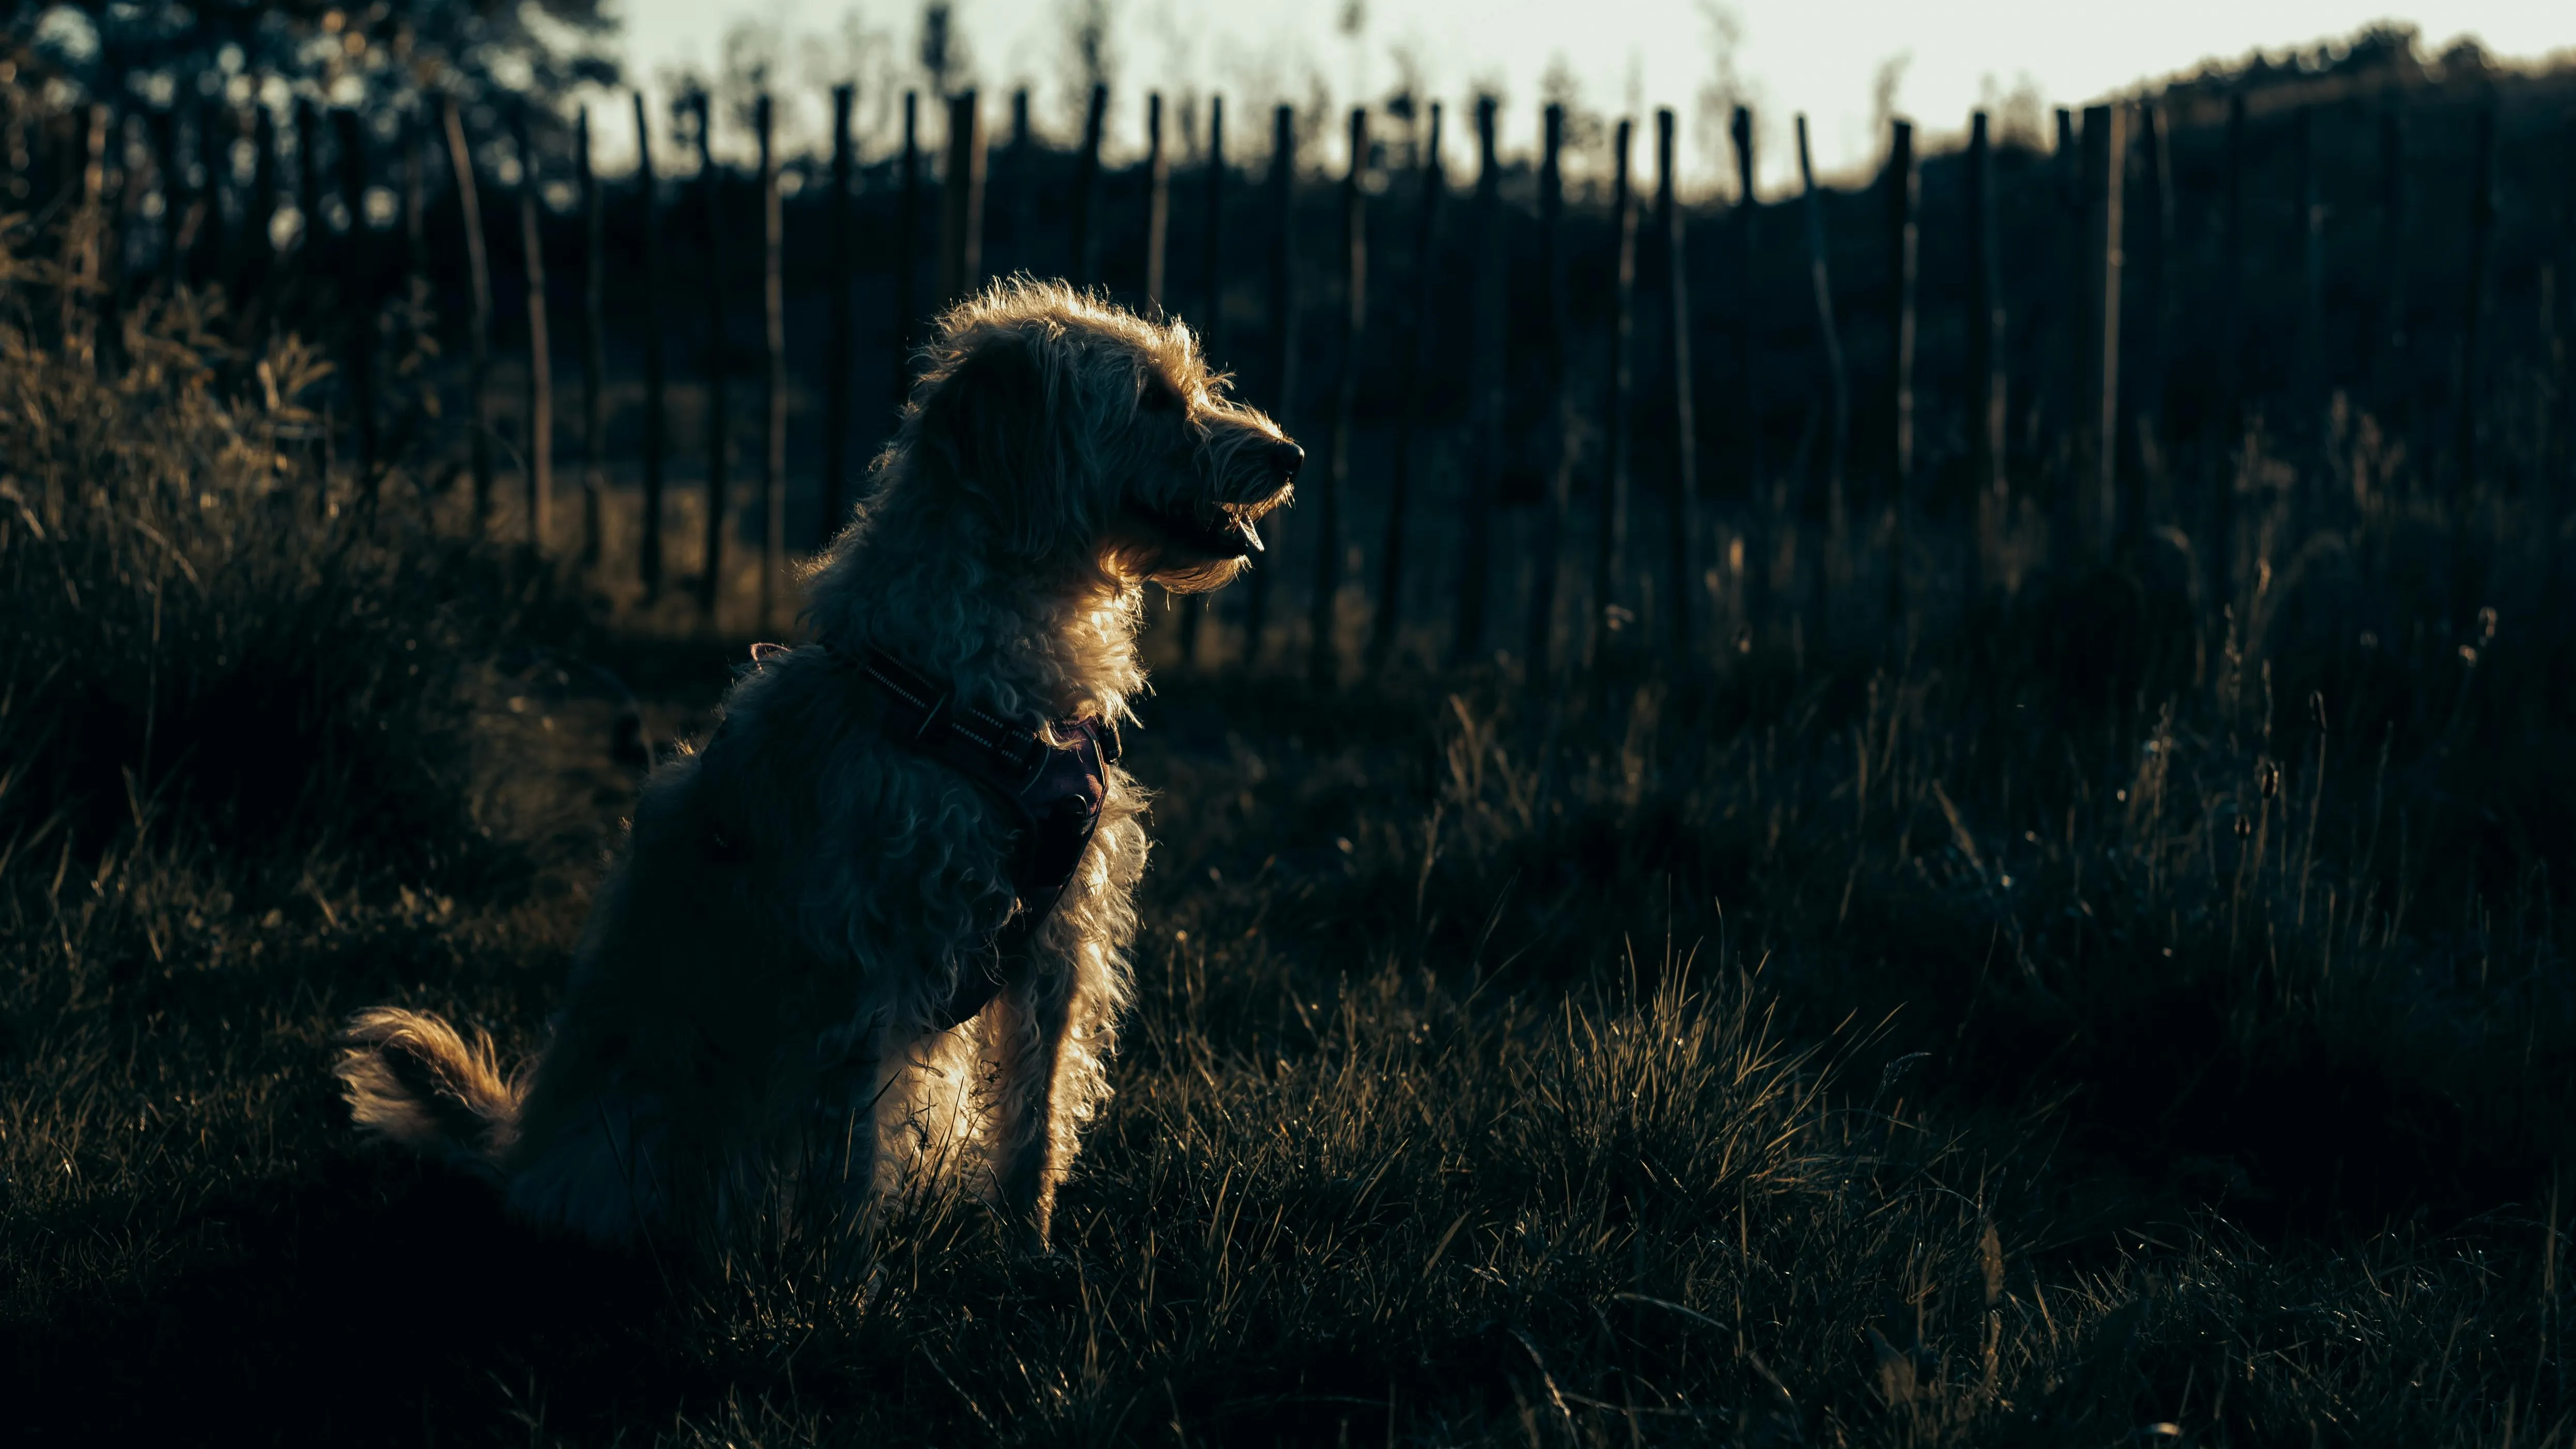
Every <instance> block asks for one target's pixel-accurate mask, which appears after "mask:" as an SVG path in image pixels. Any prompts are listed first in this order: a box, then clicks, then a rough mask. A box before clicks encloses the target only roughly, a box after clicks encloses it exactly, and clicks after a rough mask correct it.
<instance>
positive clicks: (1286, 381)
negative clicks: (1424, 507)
mask: <svg viewBox="0 0 2576 1449" xmlns="http://www.w3.org/2000/svg"><path fill="white" fill-rule="evenodd" d="M1101 104H1102V97H1101V93H1100V92H1099V91H1096V90H1095V91H1094V92H1093V95H1092V113H1093V114H1094V115H1097V114H1099V109H1100V106H1101ZM1270 215H1271V218H1272V220H1271V225H1270V347H1271V356H1270V385H1271V388H1272V389H1273V391H1272V393H1271V416H1272V417H1275V418H1277V419H1279V420H1280V421H1281V423H1282V424H1283V425H1284V426H1287V427H1288V428H1289V429H1290V430H1291V431H1292V432H1293V431H1294V430H1295V421H1296V417H1297V278H1296V270H1297V269H1296V260H1297V247H1296V238H1297V112H1296V110H1295V108H1294V107H1290V106H1281V107H1279V108H1278V109H1277V110H1276V111H1274V112H1272V113H1271V117H1270ZM1271 516H1272V517H1273V518H1282V521H1283V522H1284V521H1285V520H1284V518H1283V517H1282V515H1279V514H1273V515H1271ZM1272 532H1273V536H1274V542H1273V546H1272V549H1271V557H1273V558H1276V557H1277V556H1278V554H1279V549H1278V544H1280V543H1284V542H1285V541H1286V539H1285V537H1284V535H1285V533H1286V530H1285V529H1274V530H1273V531H1272ZM1273 572H1275V569H1273V568H1263V567H1260V566H1259V565H1255V566H1254V568H1253V570H1252V576H1251V577H1250V578H1249V579H1247V580H1245V583H1246V588H1245V589H1244V599H1243V662H1244V663H1245V664H1247V665H1250V664H1256V663H1258V662H1260V659H1261V636H1262V633H1263V630H1264V626H1265V625H1267V624H1268V623H1269V614H1270V576H1271V574H1272V573H1273Z"/></svg>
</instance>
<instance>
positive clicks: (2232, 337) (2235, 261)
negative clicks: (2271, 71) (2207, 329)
mask: <svg viewBox="0 0 2576 1449" xmlns="http://www.w3.org/2000/svg"><path fill="white" fill-rule="evenodd" d="M2225 175H2226V182H2225V184H2226V194H2225V196H2224V198H2223V201H2224V203H2225V208H2226V210H2225V214H2224V216H2223V218H2222V220H2223V223H2224V226H2223V230H2222V233H2221V236H2220V243H2221V245H2222V247H2223V248H2224V254H2223V255H2222V257H2221V258H2220V265H2221V266H2222V267H2224V268H2225V269H2226V276H2225V287H2224V289H2223V295H2224V296H2225V298H2226V315H2225V316H2224V317H2223V318H2221V319H2220V322H2219V326H2220V328H2221V329H2222V338H2221V342H2222V347H2223V351H2222V354H2221V355H2222V359H2223V360H2222V373H2221V376H2222V377H2223V378H2224V381H2225V390H2226V391H2225V395H2226V399H2227V406H2226V408H2225V410H2224V421H2225V424H2226V428H2227V432H2226V434H2225V436H2224V437H2223V438H2222V439H2221V441H2222V442H2225V443H2226V444H2228V445H2229V446H2230V447H2233V446H2234V445H2235V442H2236V440H2237V439H2238V438H2239V437H2241V436H2242V435H2243V433H2244V431H2245V428H2246V425H2247V422H2248V421H2249V419H2250V418H2251V415H2252V409H2251V399H2250V398H2249V397H2248V396H2247V393H2248V391H2249V390H2250V387H2251V384H2252V379H2250V378H2249V377H2247V376H2246V367H2245V352H2246V348H2247V346H2248V345H2249V344H2250V343H2251V342H2252V341H2253V337H2254V331H2253V329H2252V328H2250V327H2248V326H2246V325H2245V309H2246V307H2247V305H2248V304H2249V303H2250V302H2251V300H2252V299H2251V297H2250V296H2249V295H2248V293H2247V288H2246V276H2245V93H2244V92H2243V91H2241V90H2240V91H2237V92H2235V93H2233V94H2231V95H2229V96H2228V98H2227V169H2226V173H2225ZM2225 496H2227V497H2228V498H2230V499H2231V500H2232V499H2233V497H2234V489H2233V487H2232V486H2229V487H2227V489H2226V492H2225ZM2231 507H2232V503H2231Z"/></svg>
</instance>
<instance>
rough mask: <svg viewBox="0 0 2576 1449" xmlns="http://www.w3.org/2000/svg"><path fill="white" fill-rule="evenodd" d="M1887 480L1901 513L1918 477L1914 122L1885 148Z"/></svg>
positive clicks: (1894, 125)
mask: <svg viewBox="0 0 2576 1449" xmlns="http://www.w3.org/2000/svg"><path fill="white" fill-rule="evenodd" d="M1884 180H1885V184H1886V188H1887V280H1888V296H1889V298H1890V306H1889V310H1888V319H1887V321H1888V357H1889V358H1890V359H1891V361H1890V364H1889V368H1888V397H1887V419H1888V480H1889V483H1890V485H1891V487H1890V492H1889V494H1888V497H1889V500H1890V501H1891V502H1892V503H1893V504H1895V506H1896V507H1897V509H1898V510H1899V511H1900V512H1902V511H1903V508H1904V506H1905V499H1906V493H1907V489H1908V487H1909V485H1910V484H1911V482H1912V480H1913V477H1914V292H1915V281H1916V277H1915V258H1916V255H1917V248H1918V237H1917V233H1916V222H1915V212H1916V209H1917V208H1918V207H1919V206H1920V204H1921V197H1922V192H1923V181H1922V174H1921V172H1920V171H1919V170H1917V168H1916V167H1915V164H1914V123H1913V122H1911V121H1894V122H1890V123H1889V127H1888V144H1887V175H1886V177H1885V178H1884Z"/></svg>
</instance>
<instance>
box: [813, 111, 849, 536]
mask: <svg viewBox="0 0 2576 1449" xmlns="http://www.w3.org/2000/svg"><path fill="white" fill-rule="evenodd" d="M857 98H858V90H857V87H855V86H851V85H847V84H843V85H837V86H834V87H832V190H831V193H830V195H829V196H827V197H826V198H825V199H824V205H825V207H826V208H827V209H828V211H829V214H830V222H831V239H832V255H831V260H830V262H829V264H828V266H827V267H826V268H825V271H824V277H825V279H826V281H825V285H826V287H827V288H828V289H829V292H830V296H831V303H830V307H831V312H830V316H831V323H832V348H831V353H830V355H829V356H827V357H825V358H824V359H823V478H822V484H823V486H822V489H821V493H822V522H821V527H820V528H818V529H817V530H816V531H815V537H816V539H817V540H819V541H820V542H821V543H823V544H826V545H828V544H830V543H831V541H832V539H833V537H834V535H836V534H838V533H839V532H840V531H841V507H842V495H841V489H842V487H843V486H844V483H845V481H846V480H847V479H848V477H849V472H850V373H851V371H852V363H853V362H854V360H855V359H856V357H857V353H858V336H857V324H856V320H855V313H854V312H853V310H852V308H851V306H850V241H851V236H850V175H851V171H852V170H853V162H854V157H853V156H852V154H851V149H850V108H851V106H852V105H853V104H854V103H855V102H856V100H857Z"/></svg>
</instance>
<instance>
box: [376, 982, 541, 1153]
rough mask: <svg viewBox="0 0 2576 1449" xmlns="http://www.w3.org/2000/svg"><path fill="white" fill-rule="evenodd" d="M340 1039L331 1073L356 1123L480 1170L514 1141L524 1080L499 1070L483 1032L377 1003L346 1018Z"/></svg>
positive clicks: (418, 1150) (422, 1151)
mask: <svg viewBox="0 0 2576 1449" xmlns="http://www.w3.org/2000/svg"><path fill="white" fill-rule="evenodd" d="M340 1044H341V1046H343V1047H344V1048H346V1050H344V1051H343V1052H342V1053H341V1055H340V1064H339V1065H338V1066H336V1067H333V1068H332V1069H331V1073H332V1075H333V1076H336V1077H338V1078H339V1079H340V1090H341V1092H342V1094H343V1095H345V1096H347V1097H348V1099H349V1114H350V1116H351V1117H352V1118H354V1119H355V1120H356V1122H357V1124H358V1126H359V1127H361V1128H363V1129H365V1130H367V1131H370V1132H373V1133H376V1134H377V1135H379V1136H381V1137H383V1138H385V1139H386V1140H387V1141H390V1142H395V1143H399V1144H400V1145H402V1146H404V1147H408V1148H411V1149H412V1150H413V1151H416V1152H421V1153H425V1154H427V1155H429V1156H432V1157H437V1158H443V1159H446V1160H448V1161H451V1162H454V1163H456V1164H458V1165H460V1166H464V1167H469V1168H473V1169H475V1170H477V1171H481V1172H491V1171H495V1170H497V1168H498V1167H499V1165H500V1162H501V1158H502V1156H503V1155H504V1154H506V1153H507V1152H508V1151H509V1150H510V1146H511V1144H512V1143H513V1142H515V1141H517V1140H518V1135H519V1098H520V1094H521V1093H522V1091H524V1089H525V1088H524V1084H523V1083H521V1082H519V1081H515V1080H513V1079H511V1078H509V1077H505V1076H503V1075H502V1073H501V1069H500V1066H499V1064H498V1062H497V1060H496V1054H495V1052H494V1050H493V1047H492V1037H491V1034H490V1033H488V1032H485V1031H481V1030H477V1031H476V1032H475V1033H474V1037H473V1040H472V1041H470V1042H469V1041H467V1040H466V1038H465V1037H463V1036H461V1035H459V1034H458V1033H457V1030H456V1028H454V1027H452V1026H449V1025H448V1024H447V1023H446V1022H444V1021H441V1020H440V1019H439V1018H437V1017H435V1016H431V1015H429V1014H428V1013H426V1012H419V1011H404V1010H401V1009H400V1008H398V1007H391V1006H379V1007H376V1008H374V1009H373V1010H370V1011H362V1012H359V1013H358V1014H357V1015H356V1016H353V1017H351V1018H349V1025H348V1027H347V1028H346V1029H345V1030H343V1031H342V1032H341V1033H340Z"/></svg>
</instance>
